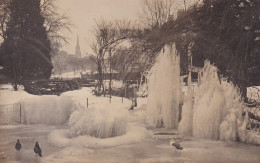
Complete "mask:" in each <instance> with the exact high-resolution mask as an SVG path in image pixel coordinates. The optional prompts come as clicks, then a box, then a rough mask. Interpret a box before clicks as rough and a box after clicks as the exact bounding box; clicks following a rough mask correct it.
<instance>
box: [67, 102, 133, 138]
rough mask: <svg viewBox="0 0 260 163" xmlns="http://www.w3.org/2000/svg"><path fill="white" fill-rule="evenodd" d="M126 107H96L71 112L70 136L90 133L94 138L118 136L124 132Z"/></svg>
mask: <svg viewBox="0 0 260 163" xmlns="http://www.w3.org/2000/svg"><path fill="white" fill-rule="evenodd" d="M127 114H128V112H127V109H122V108H111V107H109V105H108V106H107V107H99V108H98V107H97V108H84V109H81V110H77V111H75V112H73V113H72V115H71V117H70V120H69V125H70V127H71V129H70V130H71V136H72V137H75V136H79V135H90V136H93V137H96V138H108V137H115V136H120V135H123V134H125V133H126V126H127Z"/></svg>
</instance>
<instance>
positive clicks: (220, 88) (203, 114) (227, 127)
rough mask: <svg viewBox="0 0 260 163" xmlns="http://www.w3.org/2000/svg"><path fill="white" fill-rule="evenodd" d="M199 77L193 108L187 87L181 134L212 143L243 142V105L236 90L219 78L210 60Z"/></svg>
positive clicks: (206, 62)
mask: <svg viewBox="0 0 260 163" xmlns="http://www.w3.org/2000/svg"><path fill="white" fill-rule="evenodd" d="M199 76H200V81H199V86H198V90H197V91H196V93H195V94H194V99H195V101H194V104H193V106H192V98H191V95H192V93H191V92H189V91H190V88H189V89H188V95H187V96H186V98H185V100H184V105H183V112H182V121H181V122H180V128H179V129H180V132H182V133H192V134H193V136H196V137H202V138H210V139H213V140H233V141H236V140H242V139H243V137H245V134H246V133H245V127H243V117H242V111H243V108H244V105H243V102H241V97H240V94H239V91H238V89H237V88H236V87H235V86H234V85H233V84H231V83H229V82H227V81H225V80H223V79H220V78H219V77H218V73H217V68H216V67H215V66H212V65H211V64H210V62H209V61H205V65H204V68H203V70H202V72H201V73H200V75H199ZM191 119H192V121H191ZM243 133H244V134H243Z"/></svg>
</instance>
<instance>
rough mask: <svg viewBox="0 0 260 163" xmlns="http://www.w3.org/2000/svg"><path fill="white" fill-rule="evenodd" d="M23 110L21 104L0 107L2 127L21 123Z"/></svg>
mask: <svg viewBox="0 0 260 163" xmlns="http://www.w3.org/2000/svg"><path fill="white" fill-rule="evenodd" d="M21 116H22V108H21V104H20V102H18V103H15V104H7V105H0V125H9V124H17V123H21V120H22V119H21Z"/></svg>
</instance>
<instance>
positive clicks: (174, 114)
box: [147, 44, 181, 128]
mask: <svg viewBox="0 0 260 163" xmlns="http://www.w3.org/2000/svg"><path fill="white" fill-rule="evenodd" d="M148 82H149V83H148V86H149V93H148V102H147V122H148V124H149V125H150V126H153V127H165V128H178V118H179V105H180V102H181V82H180V57H179V56H178V55H177V54H176V49H175V45H174V44H173V45H172V46H170V45H166V46H165V47H164V48H163V49H162V50H161V52H160V54H159V56H158V57H157V60H156V63H155V65H154V66H153V67H152V69H151V71H150V77H149V80H148Z"/></svg>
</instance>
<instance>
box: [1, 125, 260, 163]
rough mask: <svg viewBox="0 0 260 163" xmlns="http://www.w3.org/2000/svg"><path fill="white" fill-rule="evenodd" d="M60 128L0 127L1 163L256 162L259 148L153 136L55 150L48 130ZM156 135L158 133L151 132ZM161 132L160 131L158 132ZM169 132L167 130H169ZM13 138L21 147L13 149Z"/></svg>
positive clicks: (43, 126)
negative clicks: (39, 153)
mask: <svg viewBox="0 0 260 163" xmlns="http://www.w3.org/2000/svg"><path fill="white" fill-rule="evenodd" d="M60 128H63V127H61V126H45V125H40V126H39V125H28V126H18V127H17V128H16V127H9V128H5V127H3V128H1V127H0V140H1V141H0V142H1V146H0V159H1V160H0V161H1V162H260V155H259V149H260V147H259V146H254V145H249V144H244V143H237V142H222V141H209V140H201V139H195V138H192V137H187V138H185V139H181V140H182V141H181V142H180V143H181V146H183V147H184V149H183V150H176V149H175V148H174V147H172V146H170V144H169V140H170V139H171V138H177V137H178V135H164V136H162V135H156V136H153V137H151V138H147V139H144V140H143V141H141V142H138V143H129V144H122V145H116V146H107V147H103V148H91V149H90V148H86V147H82V146H76V145H74V146H73V145H72V146H67V147H55V146H53V145H51V144H50V143H49V142H48V135H49V133H50V132H51V131H53V130H56V129H60ZM153 132H154V133H157V132H158V130H155V131H153ZM160 132H161V131H160ZM170 132H171V131H170ZM17 138H19V139H20V141H21V143H22V145H23V148H22V150H21V151H20V152H16V151H15V149H14V145H15V142H16V140H17ZM35 141H39V144H40V147H41V148H42V151H43V157H42V158H39V157H36V156H35V154H34V152H33V146H34V142H35Z"/></svg>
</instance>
